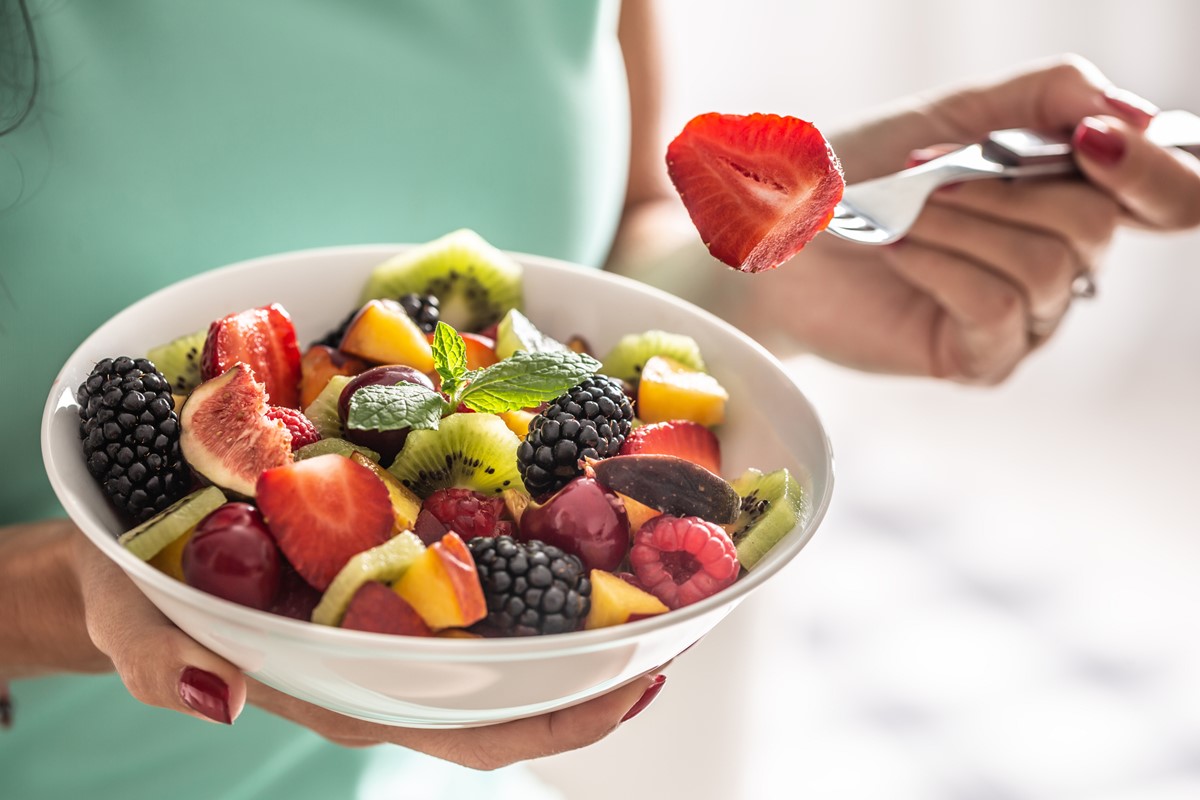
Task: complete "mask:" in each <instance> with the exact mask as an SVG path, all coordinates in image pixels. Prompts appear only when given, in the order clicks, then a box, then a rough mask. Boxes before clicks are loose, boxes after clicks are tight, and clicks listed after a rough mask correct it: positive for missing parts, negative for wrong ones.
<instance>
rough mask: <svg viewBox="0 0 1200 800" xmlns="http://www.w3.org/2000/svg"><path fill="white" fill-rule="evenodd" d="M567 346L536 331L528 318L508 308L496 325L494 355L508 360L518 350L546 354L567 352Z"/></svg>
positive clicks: (535, 327)
mask: <svg viewBox="0 0 1200 800" xmlns="http://www.w3.org/2000/svg"><path fill="white" fill-rule="evenodd" d="M567 349H568V348H567V346H566V345H565V344H563V343H562V342H560V341H558V340H557V339H552V338H550V337H549V336H547V335H546V334H544V333H542V332H541V331H540V330H538V329H537V326H536V325H534V324H533V323H532V322H530V321H529V318H528V317H526V316H525V315H524V314H522V313H521V312H520V311H517V310H516V309H515V308H510V309H509V310H508V312H507V313H506V314H505V315H504V317H503V318H502V319H501V320H500V322H499V323H498V324H497V325H496V355H498V356H499V357H500V358H502V359H503V358H508V357H509V356H511V355H512V354H513V353H516V352H517V351H519V350H524V351H525V352H526V353H548V352H558V351H563V350H567Z"/></svg>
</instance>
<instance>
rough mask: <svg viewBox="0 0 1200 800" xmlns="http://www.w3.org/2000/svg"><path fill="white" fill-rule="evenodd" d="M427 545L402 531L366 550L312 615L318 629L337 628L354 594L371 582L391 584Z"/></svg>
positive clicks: (340, 575)
mask: <svg viewBox="0 0 1200 800" xmlns="http://www.w3.org/2000/svg"><path fill="white" fill-rule="evenodd" d="M424 550H425V545H424V544H423V543H422V542H421V540H420V539H419V538H417V535H416V534H415V533H413V532H412V531H401V532H400V533H398V534H396V535H395V536H393V537H392V538H391V539H388V540H387V541H386V542H384V543H383V544H381V545H379V546H377V547H372V548H371V549H370V550H364V551H363V552H361V553H359V554H358V555H356V556H354V557H353V558H351V559H350V560H349V561H347V562H346V566H344V567H342V569H341V570H340V571H339V572H338V574H337V576H336V577H334V579H333V582H332V583H330V584H329V587H328V588H327V589H326V590H325V594H323V595H321V601H320V602H319V603H317V606H316V608H314V609H313V612H312V621H313V622H315V623H317V624H318V625H338V624H340V623H341V621H342V617H343V616H345V614H346V608H347V607H348V606H349V605H350V601H351V600H352V599H353V598H354V594H355V592H357V591H358V590H359V589H360V588H362V586H363V584H365V583H367V582H368V581H381V582H383V583H391V582H392V581H395V580H398V579H399V578H400V576H401V575H403V574H404V572H405V570H407V569H408V566H409V565H410V564H412V562H413V561H414V560H415V559H416V557H417V556H419V555H421V553H422V552H424Z"/></svg>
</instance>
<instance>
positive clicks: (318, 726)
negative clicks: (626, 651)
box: [250, 674, 665, 770]
mask: <svg viewBox="0 0 1200 800" xmlns="http://www.w3.org/2000/svg"><path fill="white" fill-rule="evenodd" d="M664 679H665V678H664V676H662V675H661V674H659V675H655V676H650V675H643V676H641V677H639V678H635V679H634V680H632V681H630V682H629V683H626V684H625V685H623V686H621V687H618V688H617V689H614V690H612V691H611V692H608V693H607V694H604V695H601V696H600V697H597V698H595V699H593V700H589V701H588V702H586V703H581V704H579V705H577V706H571V707H570V708H565V709H562V710H560V711H554V712H551V713H549V714H544V715H541V716H537V717H528V718H526V719H519V720H515V721H513V722H505V723H501V724H498V725H488V726H485V727H480V728H456V729H448V730H442V729H432V730H422V729H416V728H398V727H389V726H384V725H376V724H373V723H370V722H364V721H362V720H357V719H353V718H350V717H345V716H342V715H341V714H336V713H334V712H332V711H329V710H327V709H324V708H320V707H318V706H314V705H311V704H309V703H305V702H304V701H302V700H298V699H296V698H294V697H291V696H289V695H285V694H282V693H281V692H277V691H275V690H274V689H271V688H270V687H267V686H264V685H262V684H260V683H258V682H256V681H252V682H251V683H250V698H251V701H252V702H253V703H254V704H255V705H256V706H260V707H262V708H265V709H266V710H268V711H270V712H272V713H274V714H277V715H279V716H282V717H286V718H287V719H290V720H292V721H294V722H298V723H300V724H301V725H304V726H305V727H308V728H310V729H312V730H314V731H316V732H317V733H319V734H320V735H322V736H324V737H326V738H327V739H330V740H331V741H334V742H336V743H338V744H340V745H343V746H346V747H366V746H371V745H376V744H381V743H391V744H396V745H400V746H403V747H407V748H409V749H412V750H417V751H420V752H422V753H426V754H427V755H431V756H434V757H436V758H441V759H443V760H446V761H452V762H454V763H456V764H461V765H463V766H466V767H470V768H472V769H482V770H492V769H499V768H500V767H504V766H508V765H509V764H515V763H517V762H518V761H525V760H528V759H531V758H540V757H542V756H548V755H554V754H555V753H564V752H567V751H568V750H575V749H578V748H580V747H585V746H587V745H589V744H593V743H595V742H597V741H599V740H600V739H603V738H604V737H605V736H607V735H608V734H609V733H611V732H612V731H613V730H615V729H616V728H617V726H618V725H620V724H621V722H622V721H623V719H624V718H627V717H628V716H629V715H630V714H631V713H636V711H639V710H641V708H644V707H645V705H646V704H647V703H648V702H649V700H652V699H653V698H654V696H655V695H657V693H658V691H659V690H661V688H662V681H663V680H664ZM647 695H649V699H648V700H646V699H644V698H646V696H647ZM639 705H640V707H641V708H639V707H638V706H639Z"/></svg>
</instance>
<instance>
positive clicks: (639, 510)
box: [614, 492, 663, 536]
mask: <svg viewBox="0 0 1200 800" xmlns="http://www.w3.org/2000/svg"><path fill="white" fill-rule="evenodd" d="M614 494H616V496H617V497H619V498H621V502H622V503H624V504H625V515H626V516H627V517H629V534H630V535H631V536H632V535H633V534H636V533H637V532H638V528H640V527H642V525H644V524H645V523H647V522H649V521H650V520H652V519H654V518H655V517H657V516H658V515H659V514H661V513H663V512H661V511H659V510H658V509H657V508H651V507H650V506H648V505H646V504H645V503H639V502H638V501H637V500H634V499H633V498H632V497H629V496H627V495H623V494H621V493H620V492H614Z"/></svg>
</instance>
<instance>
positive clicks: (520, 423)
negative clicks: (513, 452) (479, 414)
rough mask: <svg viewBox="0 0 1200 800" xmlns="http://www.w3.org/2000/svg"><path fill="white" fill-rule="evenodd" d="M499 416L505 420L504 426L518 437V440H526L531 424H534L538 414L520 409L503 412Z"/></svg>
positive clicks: (526, 409)
mask: <svg viewBox="0 0 1200 800" xmlns="http://www.w3.org/2000/svg"><path fill="white" fill-rule="evenodd" d="M497 416H499V417H500V419H502V420H504V424H505V425H507V426H508V429H509V430H510V431H512V432H513V433H515V434H516V435H517V438H519V439H524V438H525V437H526V436H528V435H529V423H531V422H533V418H534V417H536V416H537V412H536V411H530V410H529V409H528V408H518V409H517V410H515V411H501V412H500V413H499V414H498V415H497Z"/></svg>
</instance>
